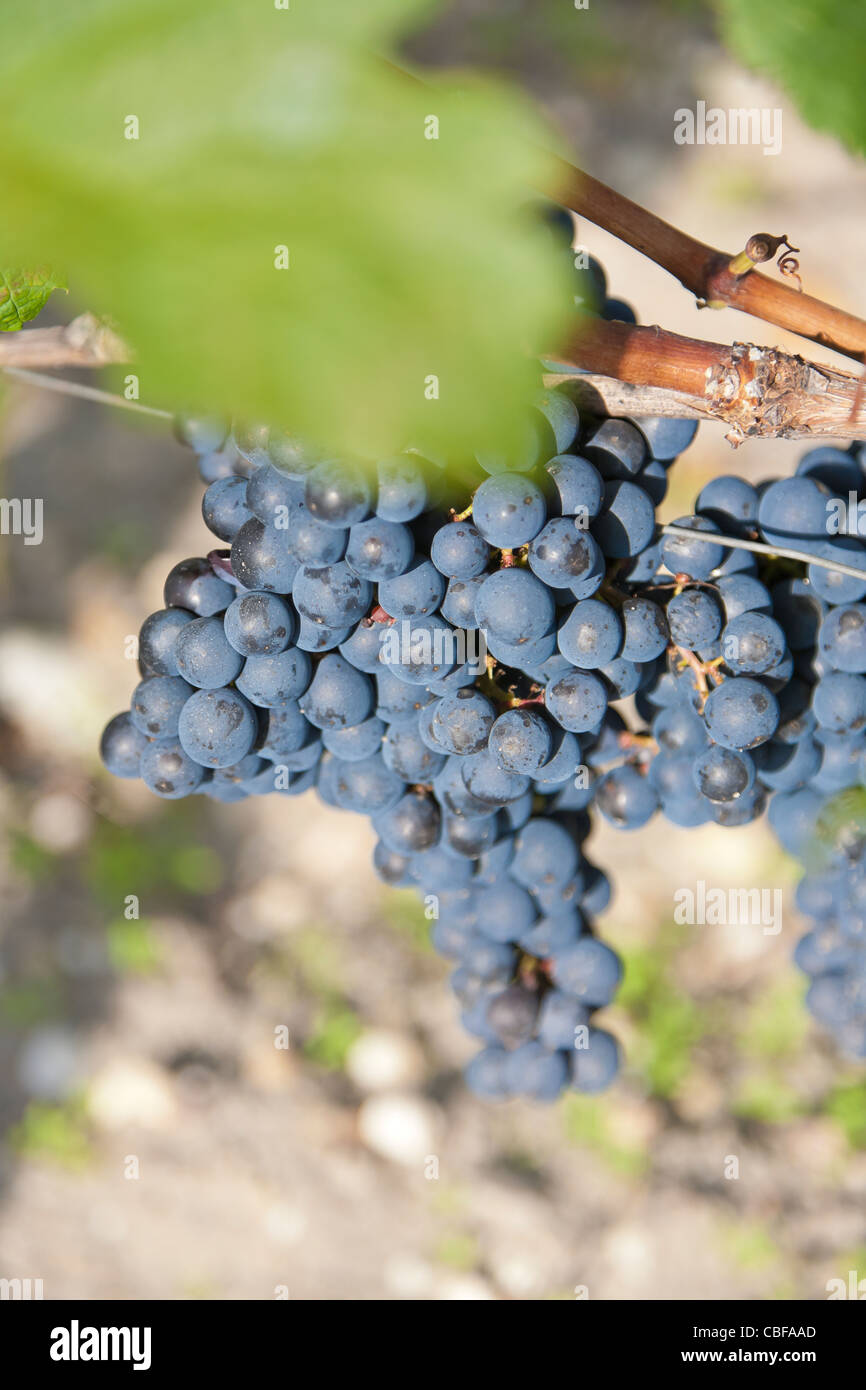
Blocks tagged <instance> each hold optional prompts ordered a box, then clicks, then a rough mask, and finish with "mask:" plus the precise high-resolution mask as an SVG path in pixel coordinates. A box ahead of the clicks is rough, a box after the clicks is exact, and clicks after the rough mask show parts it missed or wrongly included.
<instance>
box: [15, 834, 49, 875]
mask: <svg viewBox="0 0 866 1390" xmlns="http://www.w3.org/2000/svg"><path fill="white" fill-rule="evenodd" d="M9 848H10V861H11V864H12V868H13V869H14V870H15V872H16V873H19V874H23V875H24V877H26V878H30V879H33V880H34V882H35V881H43V882H44V880H45V879H47V878H48V877H49V876H50V875H51V874H52V873H53V872H54V870H55V869H56V868H57V864H58V861H57V859H56V858H55V856H54V855H53V854H51V853H50V852H49V851H48V850H47V849H43V847H42V845H40V844H37V842H36V841H35V840H33V839H31V837H30V836H29V835H27V834H25V832H24V831H23V830H14V829H13V830H11V831H10V832H9Z"/></svg>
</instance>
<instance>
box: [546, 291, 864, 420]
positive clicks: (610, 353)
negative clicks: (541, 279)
mask: <svg viewBox="0 0 866 1390" xmlns="http://www.w3.org/2000/svg"><path fill="white" fill-rule="evenodd" d="M558 360H559V361H562V362H564V363H566V364H567V365H570V366H575V367H580V368H584V369H586V370H587V371H590V372H595V373H598V374H599V377H600V378H601V379H604V378H613V379H616V380H617V382H618V383H619V385H620V386H622V384H623V383H629V384H630V387H631V390H630V391H629V390H627V391H626V392H625V393H623V392H622V391H621V390H620V391H619V392H618V391H617V389H616V388H606V387H604V385H603V384H600V382H599V380H598V379H593V380H592V382H591V383H590V382H588V381H586V380H583V381H582V379H581V378H580V377H577V378H575V377H574V376H566V375H557V374H555V373H554V374H551V375H550V376H548V377H547V378H546V384H548V385H552V384H559V383H568V385H569V389H570V391H572V392H573V393H574V394H575V398H577V397H578V396H580V395H581V394H583V396H584V400H585V402H587V400H588V397H590V395H591V393H592V392H593V391H595V392H596V393H597V397H598V398H599V399H601V400H602V401H603V402H604V404H605V406H606V407H607V409H608V411H610V409H611V406H612V405H613V404H614V398H615V397H616V396H617V395H619V396H620V398H621V399H622V401H623V403H624V404H627V406H628V409H627V411H625V412H624V411H623V410H622V409H619V407H618V410H619V413H628V414H638V413H640V414H644V415H653V414H658V415H670V414H675V415H679V416H684V415H685V416H688V417H690V418H693V419H710V420H720V421H722V423H724V424H726V425H727V426H728V428H729V433H728V439H729V440H730V441H731V443H733V444H739V443H741V442H742V441H743V440H744V439H747V438H755V437H763V438H768V437H775V438H781V439H810V438H817V437H820V436H836V437H840V438H846V439H866V409H864V405H866V402H864V400H863V391H862V382H861V380H860V378H859V377H858V376H855V375H853V374H852V373H850V372H845V371H842V370H841V369H838V368H836V367H830V366H826V365H820V366H819V365H817V364H816V363H814V362H807V361H805V360H804V359H803V358H802V357H798V356H795V355H793V354H791V353H786V352H782V351H781V350H780V349H779V348H767V347H756V346H755V345H754V344H752V343H734V344H733V346H732V347H728V346H726V345H725V344H723V343H708V342H703V341H701V340H700V339H697V338H684V337H682V336H680V335H679V334H677V333H669V332H667V330H665V329H662V328H658V327H652V328H648V327H643V326H638V325H635V324H626V323H619V322H612V323H609V322H605V321H604V320H602V319H591V318H585V319H582V320H581V323H580V326H579V329H578V330H577V331H576V332H575V334H574V336H573V338H572V341H571V342H570V343H569V344H568V346H567V348H566V351H565V355H564V356H563V354H559V356H558ZM635 388H652V395H651V396H642V394H641V393H640V392H636V390H635ZM589 408H591V406H590V407H589Z"/></svg>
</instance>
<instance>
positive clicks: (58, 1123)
mask: <svg viewBox="0 0 866 1390" xmlns="http://www.w3.org/2000/svg"><path fill="white" fill-rule="evenodd" d="M9 1144H10V1147H11V1148H12V1149H13V1151H14V1152H15V1153H17V1154H19V1155H21V1157H26V1158H42V1159H50V1160H52V1161H54V1162H55V1163H60V1164H62V1165H63V1166H64V1167H66V1168H73V1169H81V1168H84V1167H86V1166H87V1164H88V1162H89V1161H90V1159H91V1157H92V1152H91V1147H90V1140H89V1137H88V1133H87V1125H86V1122H85V1118H84V1108H83V1105H82V1103H81V1101H80V1100H77V1099H76V1100H71V1101H68V1102H66V1103H65V1104H63V1105H44V1104H42V1103H41V1102H38V1101H32V1102H31V1103H30V1105H28V1106H27V1109H26V1110H25V1111H24V1114H23V1115H22V1116H21V1119H20V1120H19V1121H18V1123H17V1124H16V1125H13V1126H12V1128H11V1129H10V1131H9Z"/></svg>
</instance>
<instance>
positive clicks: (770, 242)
mask: <svg viewBox="0 0 866 1390" xmlns="http://www.w3.org/2000/svg"><path fill="white" fill-rule="evenodd" d="M780 250H783V251H784V254H783V255H781V256H779V259H778V261H777V262H776V264H777V265H778V267H779V270H780V272H781V273H782V275H789V276H792V277H793V278H794V279H795V280H796V281H797V286H798V288H799V289H800V291H801V292H802V289H803V282H802V280H801V279H800V274H799V271H800V262H799V261H798V260H797V256H798V254H799V251H800V248H799V246H792V245H791V243H790V241H789V240H788V238H787V236H784V235H783V236H771V235H770V233H769V232H756V233H755V235H754V236H750V237H749V240H748V241H747V242H746V249H745V251H744V252H743V256H744V257H745V258H746V259H747V260H749V261H751V262H752V264H753V265H761V264H763V262H765V261H771V260H773V258H774V257H775V256H776V254H777V253H778V252H779V251H780ZM737 261H739V257H738V258H737Z"/></svg>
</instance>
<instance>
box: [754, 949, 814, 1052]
mask: <svg viewBox="0 0 866 1390" xmlns="http://www.w3.org/2000/svg"><path fill="white" fill-rule="evenodd" d="M808 1032H809V1022H808V1015H807V1014H806V1010H805V1008H804V1007H803V985H802V981H801V979H800V978H799V977H798V976H796V975H795V974H794V973H793V971H792V972H790V973H788V974H786V975H785V978H784V979H782V980H776V981H773V983H772V984H771V985H770V986H769V987H768V988H767V989H766V990H765V991H764V992H763V993H761V994H760V995H759V996H758V997H757V998H756V999H754V1000H752V1001H751V1002H750V1004H749V1009H748V1014H747V1017H746V1020H745V1023H744V1024H743V1026H742V1027H741V1029H740V1031H739V1034H738V1038H737V1041H738V1044H739V1046H740V1047H741V1049H742V1051H743V1053H744V1055H745V1056H747V1057H764V1058H767V1059H772V1058H786V1057H789V1058H790V1057H796V1056H797V1055H798V1053H799V1051H800V1049H801V1047H802V1045H803V1041H804V1039H805V1037H806V1035H807V1034H808Z"/></svg>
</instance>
